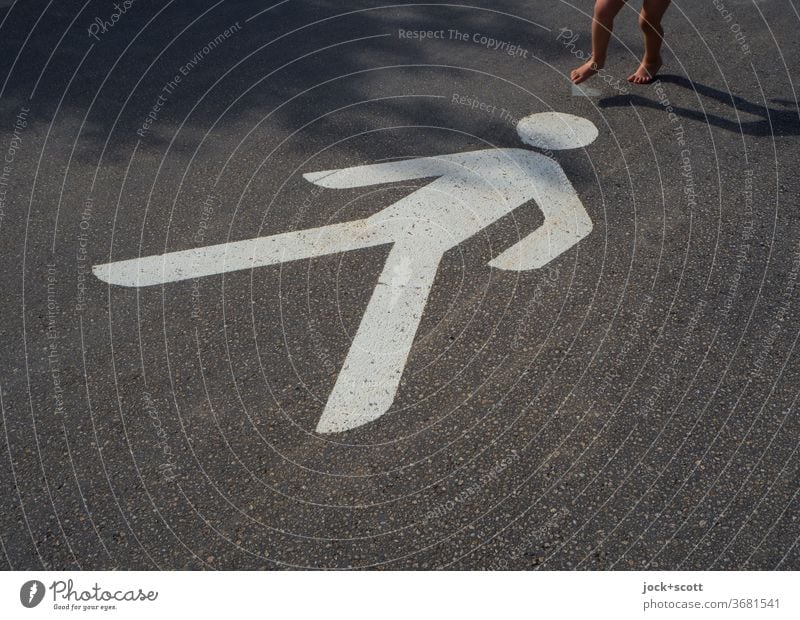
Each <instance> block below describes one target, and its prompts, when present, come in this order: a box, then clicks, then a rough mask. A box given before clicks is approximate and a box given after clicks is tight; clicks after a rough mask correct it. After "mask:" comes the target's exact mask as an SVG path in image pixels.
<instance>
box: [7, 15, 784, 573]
mask: <svg viewBox="0 0 800 620" xmlns="http://www.w3.org/2000/svg"><path fill="white" fill-rule="evenodd" d="M473 4H474V6H466V5H458V4H445V3H424V4H407V5H406V4H404V3H401V4H395V5H392V6H383V5H382V4H381V3H378V2H334V1H333V0H330V1H323V0H318V1H302V0H287V1H285V2H276V3H275V4H274V5H271V6H267V5H266V4H265V3H261V2H255V1H241V2H224V3H212V2H206V1H205V0H203V1H198V0H193V1H192V2H188V1H185V2H180V1H172V2H146V1H144V0H137V1H136V2H132V3H129V4H127V5H124V4H122V3H120V6H121V7H122V9H124V10H121V9H114V8H113V6H110V5H109V4H107V3H99V2H92V3H89V4H87V5H85V6H84V5H83V4H82V3H79V2H69V1H66V2H57V3H49V4H48V3H46V2H41V1H32V0H31V1H28V2H25V3H21V4H20V3H18V4H17V5H15V6H13V7H12V8H3V9H0V79H2V82H0V157H2V158H3V159H4V160H5V161H4V162H0V166H5V167H4V168H0V172H2V174H3V176H2V177H0V192H2V193H1V194H0V198H2V202H0V206H2V210H0V252H2V259H3V266H4V269H3V275H2V289H3V293H4V294H3V296H2V301H0V303H2V322H0V338H1V339H2V340H1V342H2V349H1V350H2V356H3V360H2V374H0V392H1V393H2V419H1V420H0V421H1V422H2V433H0V439H1V440H0V445H1V446H2V448H0V451H1V452H2V458H0V480H1V481H2V489H3V492H2V499H1V500H0V501H1V502H2V504H1V506H0V543H2V544H1V545H0V552H1V554H2V558H3V560H2V561H3V564H4V565H5V566H6V567H7V568H13V569H37V568H48V569H71V568H83V569H109V568H119V569H149V568H163V569H173V568H189V569H234V568H242V569H281V568H286V567H303V568H333V569H344V568H363V567H374V568H385V569H413V568H431V569H432V568H454V569H487V568H494V569H503V568H512V569H536V568H543V569H594V570H597V569H621V570H629V569H722V570H727V569H776V568H778V569H795V570H796V569H798V568H800V544H799V543H798V537H799V536H800V519H798V508H799V507H800V498H799V497H798V489H799V488H800V468H799V467H798V466H799V465H800V455H798V441H799V440H800V432H799V431H800V415H798V409H797V397H798V393H799V392H798V390H800V384H799V382H798V373H800V363H799V360H798V349H797V344H798V340H797V339H798V335H799V334H800V330H799V329H798V328H799V327H800V315H799V314H798V313H799V308H800V300H799V299H798V297H799V296H800V290H798V272H799V271H800V242H799V241H798V239H800V235H798V233H800V223H799V220H798V217H797V209H798V200H797V196H798V191H799V190H800V181H798V177H797V169H798V164H800V158H799V157H798V153H799V152H800V149H798V140H797V136H798V134H800V120H799V117H798V103H797V97H796V90H797V86H796V84H797V81H798V78H800V64H798V62H797V58H798V53H799V52H800V50H799V49H798V46H799V45H800V41H798V37H797V30H798V26H800V14H798V6H797V3H796V2H795V0H760V1H758V2H753V1H739V2H737V1H735V0H724V4H723V2H722V1H720V2H716V3H712V2H694V1H689V0H681V1H680V2H675V3H674V6H673V7H672V8H671V9H670V11H669V13H668V14H667V17H666V20H665V27H666V30H667V46H666V49H665V61H666V65H665V67H664V70H663V72H662V75H661V76H660V82H659V84H657V85H652V86H645V87H635V88H634V87H629V88H627V92H625V86H627V83H626V82H625V80H624V78H625V76H627V75H628V73H630V72H631V71H632V70H633V68H634V67H635V66H636V63H637V57H638V54H639V53H640V50H641V41H640V35H639V32H638V27H637V23H636V16H635V13H634V10H633V9H636V8H637V3H635V2H631V3H630V7H629V8H627V9H625V10H624V11H623V13H622V14H621V15H620V17H619V18H618V23H617V28H616V30H615V34H616V35H617V38H616V39H615V40H614V41H613V43H612V47H611V51H610V55H609V61H608V64H607V67H606V71H607V76H608V77H607V79H605V80H604V79H601V78H600V77H596V78H595V79H594V80H592V81H591V82H590V83H589V84H588V86H589V87H591V88H592V89H596V91H597V92H592V91H587V92H588V94H590V95H593V96H580V94H579V93H578V94H576V93H574V92H573V90H572V89H571V87H570V84H569V83H568V81H567V79H566V75H567V74H568V73H569V70H571V69H572V68H574V66H576V64H578V62H579V61H578V60H577V59H576V57H575V56H574V54H573V51H578V50H583V51H584V52H585V51H588V49H589V18H588V16H587V13H588V12H590V10H591V6H592V3H591V2H589V1H586V0H584V1H581V2H575V3H568V2H563V3H562V2H545V1H544V0H536V1H530V2H520V1H508V0H506V1H503V0H499V1H493V2H478V3H473ZM114 14H116V17H115V18H113V19H112V17H113V15H114ZM98 20H99V21H98ZM564 29H568V30H569V31H571V32H569V33H568V32H567V31H566V30H564ZM226 30H227V33H228V34H227V36H222V37H221V38H220V35H222V34H224V33H225V32H226ZM420 30H422V31H439V32H441V33H443V34H442V35H441V37H440V38H427V39H423V40H421V39H409V38H406V37H405V36H404V35H402V34H401V31H420ZM451 31H458V32H459V33H461V34H462V35H466V40H463V39H461V38H456V37H455V35H451V34H450V33H451ZM568 34H570V35H571V36H569V37H567V35H568ZM575 35H578V37H577V39H575V38H574V37H575ZM481 36H486V37H487V38H492V39H495V40H496V41H499V42H501V44H500V47H499V48H498V49H496V50H495V49H491V48H490V47H487V46H486V45H485V44H483V43H482V42H481V41H482V39H481ZM215 40H216V43H215V44H214V45H213V46H209V42H212V41H215ZM567 41H572V44H571V47H570V46H567V45H565V43H566V42H567ZM502 43H506V44H507V45H502ZM511 46H518V47H516V48H513V47H511ZM204 48H205V49H204ZM512 50H514V51H513V52H512ZM175 76H180V77H181V80H180V82H176V83H174V84H173V85H172V86H170V82H174V78H175ZM584 94H586V93H584ZM159 96H161V99H160V100H159ZM458 96H466V97H467V98H468V100H469V101H470V103H459V101H465V100H464V99H459V97H458ZM454 97H455V99H454ZM472 101H477V102H478V104H477V107H473V104H472V103H471V102H472ZM480 103H484V104H486V105H485V106H484V107H483V109H481V107H480V105H479V104H480ZM503 110H505V111H507V113H503ZM544 111H557V112H565V113H569V114H574V115H577V116H581V117H585V118H587V119H589V120H591V121H592V122H593V123H594V124H595V125H596V126H597V128H598V129H599V137H598V138H597V140H596V141H595V142H594V143H593V144H591V145H589V146H588V147H586V148H585V149H578V150H573V151H561V152H557V153H554V154H553V157H554V158H555V159H556V160H557V161H558V162H559V163H560V164H561V166H562V167H563V169H564V170H565V171H566V174H567V176H568V177H569V179H570V180H571V181H572V184H573V185H574V187H575V189H576V190H577V192H578V194H579V196H580V198H581V200H582V202H583V204H584V205H585V207H586V210H587V212H588V213H589V215H590V217H591V219H592V221H593V223H594V230H593V231H592V233H591V234H590V235H589V236H588V237H587V238H586V239H584V240H583V241H581V242H580V243H579V244H578V245H577V246H576V247H574V248H572V249H571V250H570V251H568V252H567V253H565V254H563V255H561V256H560V257H558V258H557V259H556V260H554V261H553V262H551V263H550V264H549V265H548V266H547V267H545V268H544V269H540V270H534V271H525V272H512V271H501V270H496V269H493V268H491V267H489V266H488V265H487V263H488V262H489V261H490V260H491V259H492V258H493V257H495V256H497V254H499V253H500V251H502V250H504V249H506V248H507V247H510V246H511V245H512V244H513V243H514V242H515V241H516V240H517V239H519V238H520V237H521V236H523V235H525V234H527V233H528V232H530V231H532V230H534V229H536V228H537V227H538V226H540V225H541V223H542V221H543V217H542V215H541V213H540V211H539V209H537V208H536V206H535V204H533V203H530V204H527V205H525V206H523V207H520V208H519V209H517V210H516V211H514V213H512V214H511V215H510V216H508V217H506V218H504V219H502V220H500V221H498V222H497V223H496V224H495V225H493V226H491V227H489V228H487V229H486V230H484V231H483V232H482V233H480V234H478V235H476V236H475V237H473V238H472V239H470V240H469V241H467V242H466V243H463V244H461V245H460V246H459V247H458V248H456V249H455V250H453V251H451V252H449V253H448V254H447V255H446V256H445V258H444V260H443V262H442V264H441V266H440V269H439V271H438V274H437V277H436V281H435V283H434V287H433V291H432V293H431V296H430V298H429V301H428V304H427V306H426V308H425V312H424V315H423V317H422V322H421V324H420V327H419V331H418V333H417V336H416V340H415V344H414V347H413V349H412V351H411V355H410V357H409V360H408V365H407V366H406V369H405V373H404V375H403V380H402V382H401V385H400V389H399V392H398V394H397V398H396V400H395V402H394V405H393V406H392V408H391V410H390V411H389V413H388V414H386V415H384V416H383V417H381V418H379V419H378V420H377V421H375V422H372V423H370V424H367V425H364V426H362V427H360V428H357V429H355V430H352V431H348V432H345V433H335V434H328V435H320V434H317V433H315V432H314V429H315V427H316V424H317V422H318V420H319V418H320V415H321V413H322V410H323V407H324V405H325V402H326V400H327V398H328V395H329V394H330V392H331V390H332V388H333V385H334V382H335V380H336V377H337V375H338V373H339V369H340V367H341V365H342V363H343V361H344V358H345V355H346V354H347V351H348V348H349V345H350V342H351V341H352V339H353V335H354V333H355V330H356V329H357V328H358V325H359V322H360V320H361V316H362V314H363V312H364V309H365V307H366V305H367V303H368V301H369V299H370V296H371V294H372V291H373V288H374V287H375V286H376V282H377V279H378V276H379V274H380V272H381V269H382V266H383V261H384V260H385V258H386V255H387V252H388V248H387V247H377V248H371V249H364V250H360V251H354V252H349V253H346V254H338V255H333V256H329V257H324V258H317V259H312V260H303V261H297V262H292V263H286V264H283V265H281V266H273V267H263V268H259V269H254V270H248V271H239V272H235V273H228V274H225V275H224V276H211V277H206V278H202V279H198V280H196V281H184V282H177V283H172V284H167V285H164V286H154V287H148V288H139V289H136V288H123V287H117V286H109V285H107V284H105V283H104V282H101V281H100V280H98V279H96V278H94V277H93V276H92V274H91V272H90V268H91V266H92V265H95V264H100V263H106V262H109V261H112V260H123V259H129V258H135V257H137V256H140V255H141V256H146V255H151V254H159V253H163V252H165V251H172V250H183V249H189V248H195V247H201V246H204V245H211V244H216V243H223V242H226V241H231V240H241V239H249V238H253V237H257V236H264V235H270V234H274V233H279V232H284V231H289V230H300V229H303V228H310V227H316V226H321V225H324V224H327V223H332V222H344V221H348V220H352V219H357V218H360V217H367V216H369V215H371V214H373V213H376V212H377V211H379V210H380V209H382V208H384V207H386V206H388V205H390V204H392V203H394V202H395V201H397V200H399V199H400V198H402V197H404V196H406V195H408V194H409V193H411V192H412V191H413V190H414V189H416V188H419V187H422V186H423V185H425V183H427V181H424V180H423V181H413V182H404V183H401V184H386V185H380V186H376V187H368V188H362V189H344V190H333V189H322V188H318V187H316V186H314V185H311V184H310V183H308V182H307V181H306V180H304V179H303V177H302V174H303V173H305V172H314V171H319V170H326V169H333V168H343V167H348V166H354V165H359V164H365V163H374V162H379V161H386V160H391V159H395V158H406V157H418V156H432V155H442V154H450V153H458V152H466V151H471V150H476V149H482V148H494V147H497V148H521V146H522V145H521V143H520V141H519V139H518V137H517V134H516V132H515V119H518V118H520V117H523V116H525V115H528V114H531V113H535V112H544ZM148 115H151V116H150V117H148ZM148 118H149V120H148ZM137 130H139V132H140V133H137Z"/></svg>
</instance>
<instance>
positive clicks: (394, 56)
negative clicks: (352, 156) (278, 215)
mask: <svg viewBox="0 0 800 620" xmlns="http://www.w3.org/2000/svg"><path fill="white" fill-rule="evenodd" d="M46 6H47V2H46V1H44V0H31V1H30V2H27V3H25V4H20V5H18V6H15V7H14V8H13V11H12V12H11V14H9V15H8V16H7V17H8V18H7V19H6V22H5V24H4V26H3V28H2V32H0V85H1V84H2V82H4V81H6V77H7V76H8V80H7V81H6V84H5V90H4V92H3V93H2V97H1V98H0V104H4V105H3V106H2V112H3V114H4V115H5V114H7V113H11V112H13V113H16V112H15V111H14V110H15V109H16V108H17V107H18V106H19V105H21V104H22V102H24V101H25V100H26V99H28V98H30V99H31V101H32V102H33V104H34V107H35V110H36V116H37V117H38V118H39V119H48V120H49V119H50V118H52V117H53V116H54V115H57V116H58V117H60V118H63V117H65V116H69V117H72V118H73V119H74V120H77V121H78V122H81V121H82V120H83V119H84V117H85V116H86V124H85V125H84V127H83V129H82V132H81V140H85V139H87V138H88V140H89V141H90V142H91V143H92V144H93V145H95V146H97V147H98V148H103V147H106V148H108V149H110V151H111V152H109V151H106V154H105V156H106V157H109V156H111V157H113V155H114V152H117V153H119V152H121V153H123V154H125V156H127V153H128V151H129V150H130V148H131V147H132V146H133V145H134V144H135V143H136V141H137V135H136V130H137V128H138V127H140V126H141V125H142V123H143V122H145V120H146V118H147V115H148V113H150V111H151V110H152V109H153V108H154V106H155V105H156V102H157V100H158V96H159V95H160V94H163V90H162V89H163V88H164V87H165V85H167V84H168V83H169V82H170V81H171V80H172V79H173V78H174V77H175V76H176V75H178V74H179V72H180V71H181V69H182V68H184V67H186V66H187V64H188V63H192V62H193V60H198V58H199V60H198V61H197V62H196V63H195V64H194V65H192V66H191V68H190V71H189V74H188V75H185V76H183V78H184V79H183V81H182V83H181V84H180V85H179V87H177V88H175V89H174V92H172V93H171V94H170V95H169V97H166V103H165V105H163V106H161V109H160V110H159V111H158V119H157V120H156V121H155V122H154V123H153V130H152V131H150V132H149V133H148V136H147V142H148V144H149V145H150V146H166V144H167V143H168V142H169V138H171V134H172V133H173V132H174V130H175V128H176V127H177V126H178V125H179V124H180V123H183V122H184V121H185V125H184V127H183V128H182V129H181V131H185V130H186V129H190V128H201V129H202V130H204V131H205V130H206V129H207V128H209V127H210V125H212V124H213V123H215V122H217V121H219V122H220V123H222V124H224V125H231V124H236V122H237V121H238V120H242V119H243V120H244V121H245V124H246V125H250V126H252V120H253V118H254V117H255V118H261V117H263V116H265V115H266V114H268V113H272V112H274V113H273V115H272V116H271V117H270V119H269V122H268V123H269V127H270V128H272V129H275V128H278V129H280V128H283V129H288V130H290V131H291V130H294V129H296V128H298V127H300V126H302V125H304V124H305V123H308V122H309V120H310V119H314V118H316V117H318V116H319V115H320V113H325V112H327V111H330V110H335V109H338V108H342V107H345V106H348V105H352V104H353V103H354V102H358V101H362V100H364V99H367V98H375V97H376V93H378V94H380V91H381V90H383V91H385V92H386V95H387V97H386V98H385V99H383V100H381V103H380V105H381V115H382V117H383V118H384V119H385V121H384V122H385V124H387V125H388V124H398V125H401V124H414V125H419V124H430V125H435V126H438V125H445V126H446V125H448V124H452V123H451V121H452V118H451V115H450V113H449V109H448V108H449V106H441V105H429V102H425V101H424V100H419V101H417V102H416V104H414V105H411V104H409V102H408V101H407V100H405V99H403V98H402V97H396V96H395V95H396V94H397V91H398V90H400V91H401V92H402V90H404V89H403V86H405V84H403V82H406V81H407V83H409V84H411V83H413V82H414V80H413V78H414V76H413V75H412V73H413V71H414V69H416V68H417V67H422V68H423V69H422V71H423V72H425V69H424V67H425V66H426V65H433V66H435V67H437V70H438V72H439V75H438V76H433V75H432V72H429V73H431V75H430V76H429V80H428V81H427V85H431V86H437V87H439V88H441V86H442V84H443V82H444V83H445V84H447V82H449V81H450V79H451V76H452V83H453V90H456V89H459V90H460V89H461V88H463V87H464V85H465V84H470V83H472V82H475V83H476V84H475V88H476V90H477V92H474V93H470V94H471V95H475V96H478V97H481V98H489V97H491V96H492V95H493V94H495V95H498V94H499V93H497V92H495V93H493V92H492V89H491V85H492V84H493V80H492V79H489V78H488V77H487V75H488V74H492V73H495V72H496V71H497V69H496V61H497V60H498V59H500V58H505V59H506V62H504V63H503V66H504V70H503V72H502V75H501V77H502V78H505V79H516V80H517V81H518V82H520V83H522V84H524V85H525V87H527V88H534V89H535V88H536V87H537V83H538V82H541V79H537V80H535V81H534V82H535V83H530V79H531V78H532V76H533V75H534V74H535V73H538V74H539V75H541V74H542V73H543V72H544V71H550V70H549V69H546V66H545V65H543V64H542V63H543V62H546V63H550V64H555V63H559V62H562V63H567V64H570V63H569V60H571V59H570V58H569V56H568V54H566V53H565V52H564V50H563V46H562V45H561V44H560V43H558V42H556V41H555V33H554V32H548V31H547V30H546V29H543V28H538V27H536V26H535V25H532V24H531V23H530V22H532V21H536V22H538V23H541V24H548V23H550V25H551V26H552V23H551V22H552V21H553V20H554V18H553V17H552V16H551V15H550V13H552V12H553V11H552V10H551V9H548V8H544V9H540V8H537V9H536V10H534V9H532V8H529V10H524V9H525V7H522V9H521V8H520V6H519V5H518V3H514V2H510V1H505V2H498V3H496V6H493V7H492V9H481V8H479V7H472V8H470V7H466V6H465V7H458V6H454V5H452V4H447V3H442V5H441V6H437V5H436V3H431V5H425V6H419V5H409V6H394V7H390V8H381V6H382V3H378V2H369V1H365V0H362V1H360V2H348V3H339V2H328V1H325V0H317V1H301V0H289V1H288V2H285V3H281V2H271V3H262V2H256V1H253V0H243V1H240V2H222V3H219V2H215V1H214V0H202V1H193V2H188V1H186V0H172V1H164V2H156V1H148V0H138V1H137V2H135V3H134V4H133V5H132V6H131V8H130V9H129V10H128V11H127V12H125V13H124V14H122V15H121V16H118V17H115V18H114V19H115V21H114V23H113V24H111V23H110V20H111V18H112V15H113V14H114V13H115V9H114V8H113V5H109V4H104V3H102V2H93V3H90V4H89V5H87V6H86V7H85V8H83V9H82V3H78V2H73V1H66V2H63V3H61V2H59V3H54V4H53V5H52V6H50V7H49V8H48V9H47V10H46V11H44V9H45V7H46ZM7 10H8V9H2V10H0V16H2V14H3V12H5V11H7ZM43 11H44V13H43ZM259 13H260V15H258V16H257V17H255V18H254V19H252V20H251V21H249V22H248V21H247V20H248V18H251V17H253V16H255V15H257V14H259ZM515 13H516V14H518V15H519V18H516V17H514V16H513V14H515ZM76 16H77V17H76ZM526 20H528V21H526ZM103 22H105V24H106V25H105V26H99V24H101V23H103ZM237 23H238V24H240V25H241V28H240V29H238V30H235V32H234V34H233V35H231V36H230V37H227V38H226V39H225V40H223V41H220V42H219V43H218V44H217V45H216V46H215V47H214V49H213V50H212V51H211V52H210V53H208V54H203V49H204V47H206V48H207V45H208V44H209V42H212V41H214V40H215V38H217V37H219V35H220V33H222V32H223V31H225V30H226V29H228V28H231V27H232V26H233V25H234V24H237ZM558 23H560V22H558ZM94 24H98V27H96V28H95V30H94V36H92V35H91V34H90V33H89V29H90V28H92V27H94ZM399 29H404V30H428V31H430V30H445V31H448V30H450V29H457V30H459V31H461V32H464V33H467V34H469V35H470V36H471V35H472V34H475V33H480V34H482V35H485V36H486V37H490V38H492V37H494V38H496V39H498V40H502V41H506V42H508V43H509V44H510V45H518V46H521V47H523V48H525V49H527V50H528V51H529V56H528V58H527V59H521V58H514V57H512V56H510V55H507V56H504V55H503V52H502V51H495V50H491V49H487V48H486V47H483V46H481V45H479V44H475V43H472V42H462V41H455V40H444V41H443V40H423V41H420V40H401V38H399V37H398V30H399ZM29 34H30V35H31V36H30V38H29V37H28V35H29ZM90 48H91V49H90ZM532 58H536V59H537V60H533V59H532ZM376 67H378V68H379V67H408V69H407V70H406V71H405V73H406V75H405V76H402V77H400V78H399V82H400V83H401V88H399V89H398V88H392V86H393V81H394V80H395V78H396V76H397V75H398V74H399V73H400V72H402V69H386V70H378V71H375V68H376ZM9 72H10V76H9ZM442 75H446V76H447V77H446V78H445V80H442ZM342 76H352V77H349V78H348V77H342ZM552 78H553V80H556V79H557V75H556V74H553V75H552ZM396 84H397V81H394V85H396ZM425 85H426V84H425V83H424V80H423V86H425ZM494 87H495V90H496V89H497V81H496V80H495V81H494ZM405 90H406V91H407V92H408V90H409V89H408V88H406V89H405ZM503 90H504V91H506V92H504V93H502V94H499V95H500V96H503V97H505V98H508V97H509V96H512V95H511V93H513V91H514V89H513V87H505V88H504V89H503ZM392 91H394V92H392ZM245 92H246V93H247V94H244V93H245ZM417 92H419V91H417ZM304 93H305V94H304ZM437 94H439V93H437ZM518 94H519V95H520V97H521V99H520V100H521V101H524V97H525V93H524V92H519V93H518ZM242 95H243V96H242ZM293 97H296V99H293ZM6 106H7V107H6ZM520 107H521V106H520ZM442 108H444V110H442ZM522 111H523V110H519V113H521V112H522ZM529 111H535V110H529ZM87 112H88V115H87ZM11 116H13V114H11ZM221 117H222V118H221ZM475 118H476V119H479V120H480V117H479V116H478V115H475ZM485 120H486V123H480V126H482V127H481V129H482V130H484V129H485V130H486V131H485V135H486V136H493V135H495V134H496V130H497V127H496V126H494V127H493V126H492V121H496V119H490V118H486V119H485ZM423 122H424V123H423ZM482 133H483V131H482ZM109 134H111V135H109ZM186 137H187V138H188V140H187V142H188V144H191V143H192V142H194V141H195V140H194V138H195V136H186ZM107 141H108V144H106V142H107ZM187 142H185V143H184V144H186V143H187ZM82 151H83V152H84V153H87V152H88V151H87V149H86V148H85V147H84V148H82Z"/></svg>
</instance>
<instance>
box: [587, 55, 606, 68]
mask: <svg viewBox="0 0 800 620" xmlns="http://www.w3.org/2000/svg"><path fill="white" fill-rule="evenodd" d="M589 63H590V64H591V66H592V69H598V70H600V69H602V68H603V67H604V66H605V64H606V59H605V58H600V57H595V56H590V57H589Z"/></svg>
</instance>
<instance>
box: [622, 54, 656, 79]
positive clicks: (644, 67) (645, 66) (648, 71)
mask: <svg viewBox="0 0 800 620" xmlns="http://www.w3.org/2000/svg"><path fill="white" fill-rule="evenodd" d="M661 64H662V63H661V59H660V58H659V59H658V60H657V61H656V62H644V61H642V64H640V65H639V68H638V69H636V71H635V72H634V73H632V74H631V75H629V76H628V81H629V82H630V83H632V84H650V83H651V82H652V81H653V80H654V79H655V77H656V74H657V73H658V70H659V69H660V68H661Z"/></svg>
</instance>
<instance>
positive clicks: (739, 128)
mask: <svg viewBox="0 0 800 620" xmlns="http://www.w3.org/2000/svg"><path fill="white" fill-rule="evenodd" d="M658 80H660V81H661V82H663V83H665V84H675V85H676V86H681V87H683V88H686V89H689V90H693V91H694V92H695V93H697V94H698V95H703V96H704V97H708V98H710V99H714V100H715V101H719V102H720V103H723V104H725V105H727V106H730V107H731V108H733V109H734V110H737V111H743V112H747V113H748V114H751V115H753V116H760V117H761V120H756V121H741V120H738V119H736V118H734V119H730V118H725V117H722V116H719V115H716V114H709V113H706V112H702V111H699V110H693V109H691V108H685V107H681V106H676V105H675V104H671V105H672V108H673V110H674V112H675V113H676V114H677V115H678V116H681V117H683V118H688V119H690V120H695V121H699V122H701V123H704V124H708V125H713V126H715V127H720V128H721V129H726V130H728V131H732V132H735V133H743V134H746V135H750V136H773V135H774V136H797V135H800V114H798V111H797V103H796V102H790V101H788V100H784V99H777V100H775V99H774V100H772V101H773V103H779V104H780V105H784V106H793V107H794V108H795V109H794V110H791V109H790V110H777V109H773V108H770V107H767V106H765V105H759V104H756V103H752V102H750V101H748V100H747V99H744V98H743V97H740V96H738V95H734V94H733V93H729V92H725V91H723V90H719V89H716V88H713V87H711V86H706V85H705V84H700V83H698V82H692V81H691V80H689V79H687V78H685V77H683V76H680V75H660V76H659V77H658ZM630 104H634V105H638V106H642V107H646V108H653V109H663V108H664V106H663V104H662V103H660V102H659V101H658V100H656V99H651V98H649V97H645V96H643V95H635V94H628V95H616V96H613V97H607V98H605V99H602V100H600V102H599V105H600V107H601V108H613V107H619V106H626V105H630Z"/></svg>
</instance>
